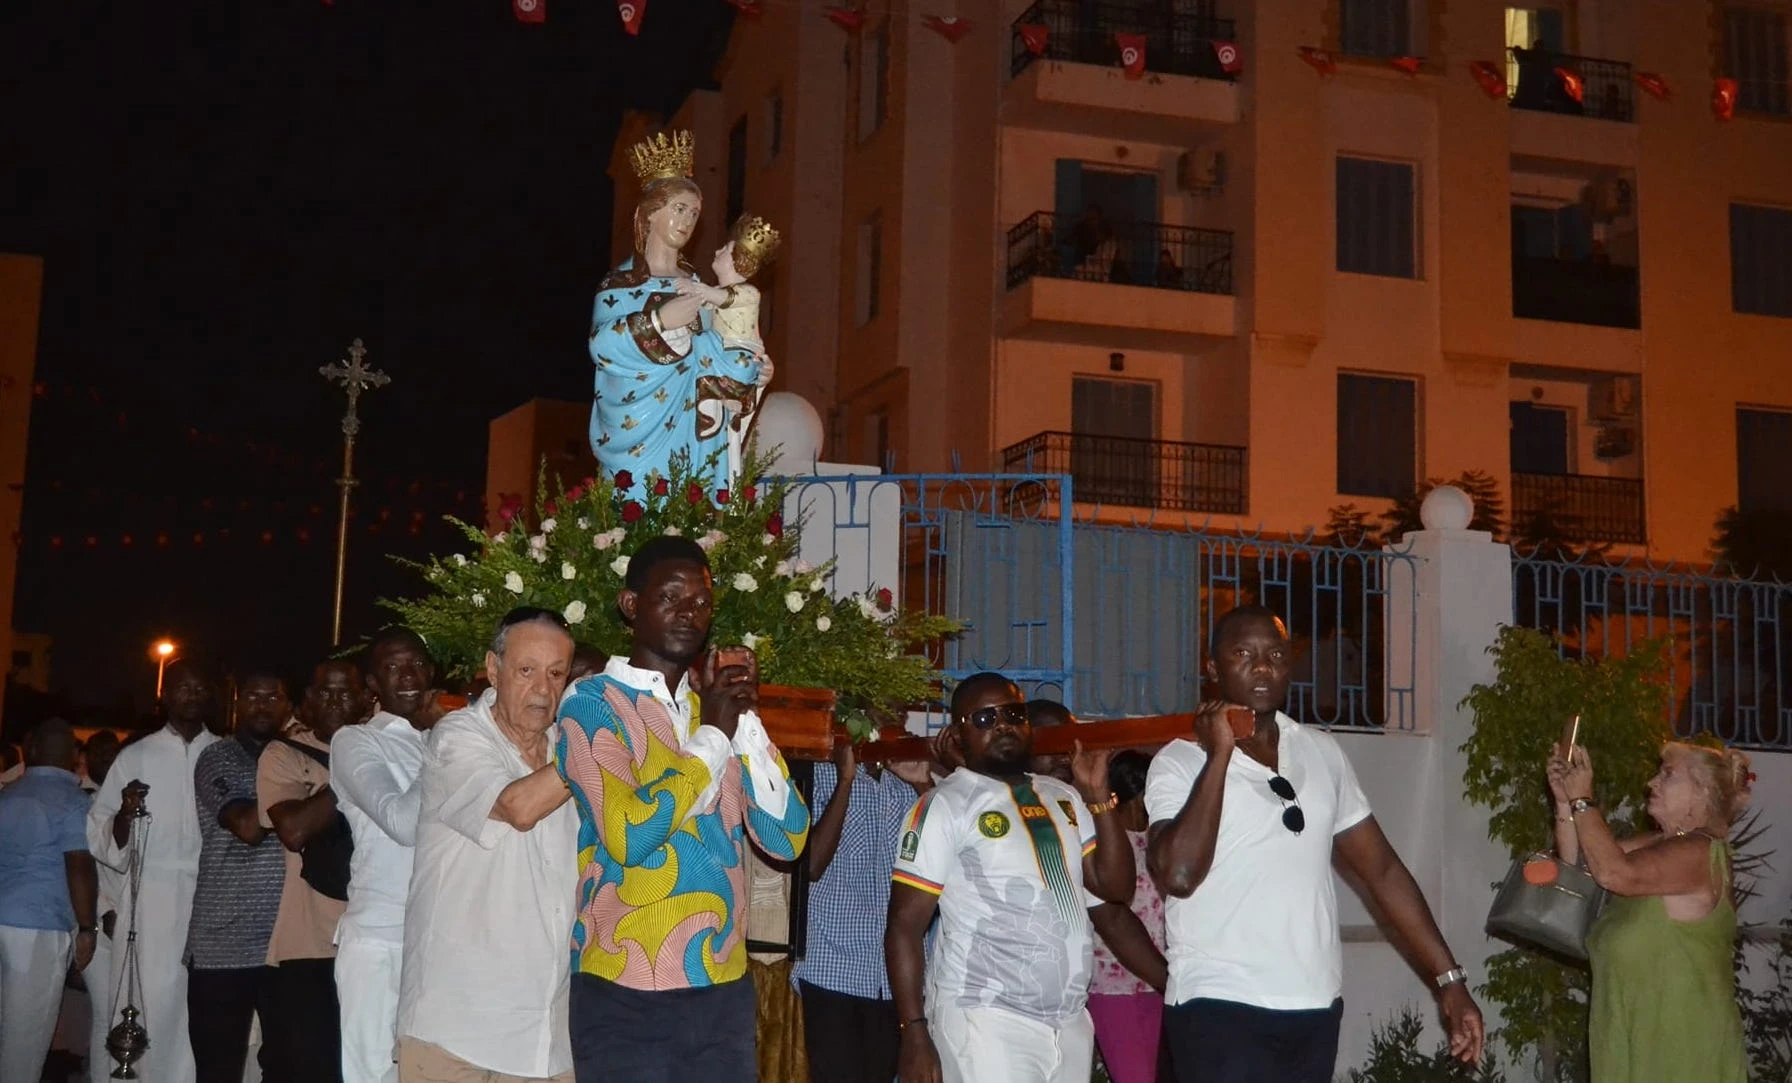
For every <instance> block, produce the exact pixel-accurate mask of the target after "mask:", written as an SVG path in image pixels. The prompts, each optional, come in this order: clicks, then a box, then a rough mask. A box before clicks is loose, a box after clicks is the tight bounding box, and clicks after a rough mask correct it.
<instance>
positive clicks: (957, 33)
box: [921, 15, 971, 45]
mask: <svg viewBox="0 0 1792 1083" xmlns="http://www.w3.org/2000/svg"><path fill="white" fill-rule="evenodd" d="M921 25H922V26H925V27H926V28H927V29H929V30H931V31H933V32H934V33H935V34H938V35H939V36H940V37H942V38H945V39H946V40H947V41H949V42H951V43H952V44H954V45H957V44H958V43H959V42H960V41H961V40H963V38H964V36H965V35H966V34H969V33H970V32H971V21H970V20H969V19H961V18H959V17H958V16H956V15H929V16H927V17H926V18H925V19H922V20H921Z"/></svg>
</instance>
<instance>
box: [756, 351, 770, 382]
mask: <svg viewBox="0 0 1792 1083" xmlns="http://www.w3.org/2000/svg"><path fill="white" fill-rule="evenodd" d="M753 360H755V361H757V362H759V379H757V380H755V381H753V386H755V387H765V386H767V385H769V384H770V383H771V382H772V372H773V369H774V368H775V366H774V365H773V364H772V359H771V355H769V354H767V353H766V352H765V351H763V350H761V351H760V352H759V353H757V354H754V355H753Z"/></svg>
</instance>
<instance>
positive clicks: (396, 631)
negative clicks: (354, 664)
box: [361, 624, 435, 673]
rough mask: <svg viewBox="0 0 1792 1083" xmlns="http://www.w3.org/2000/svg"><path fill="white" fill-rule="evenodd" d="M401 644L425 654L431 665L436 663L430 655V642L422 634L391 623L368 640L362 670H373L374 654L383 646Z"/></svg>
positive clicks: (362, 656)
mask: <svg viewBox="0 0 1792 1083" xmlns="http://www.w3.org/2000/svg"><path fill="white" fill-rule="evenodd" d="M400 644H402V645H404V646H406V647H411V648H414V649H415V650H416V652H417V653H418V654H421V655H422V656H423V660H424V661H426V662H429V663H430V664H431V665H434V664H435V662H434V660H433V659H431V658H430V656H429V644H427V643H425V642H423V637H422V636H420V635H418V634H417V633H416V632H415V631H413V630H412V629H410V628H407V627H405V626H404V625H402V624H389V625H387V626H386V627H384V628H381V629H380V630H379V631H378V632H376V633H374V636H373V638H372V639H370V640H368V641H367V649H366V650H364V651H362V652H361V670H362V672H364V673H372V672H373V656H374V655H375V654H376V653H378V651H379V649H380V648H381V647H391V646H396V645H400Z"/></svg>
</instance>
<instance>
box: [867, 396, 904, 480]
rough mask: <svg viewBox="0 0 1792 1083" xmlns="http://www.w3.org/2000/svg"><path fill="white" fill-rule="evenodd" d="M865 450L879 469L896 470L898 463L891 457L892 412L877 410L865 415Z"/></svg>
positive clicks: (872, 463)
mask: <svg viewBox="0 0 1792 1083" xmlns="http://www.w3.org/2000/svg"><path fill="white" fill-rule="evenodd" d="M865 450H866V451H867V452H868V453H869V455H870V458H871V465H873V466H875V467H877V468H878V469H879V470H894V469H895V466H896V463H895V460H894V459H892V458H891V457H890V412H889V411H888V410H875V411H873V412H872V413H870V414H867V415H865Z"/></svg>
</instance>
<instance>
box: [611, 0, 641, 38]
mask: <svg viewBox="0 0 1792 1083" xmlns="http://www.w3.org/2000/svg"><path fill="white" fill-rule="evenodd" d="M616 14H617V16H618V17H619V18H621V19H622V29H624V30H626V31H628V34H629V37H631V38H632V37H635V36H637V35H639V34H640V33H641V20H642V19H643V18H645V17H646V15H647V0H617V2H616Z"/></svg>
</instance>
